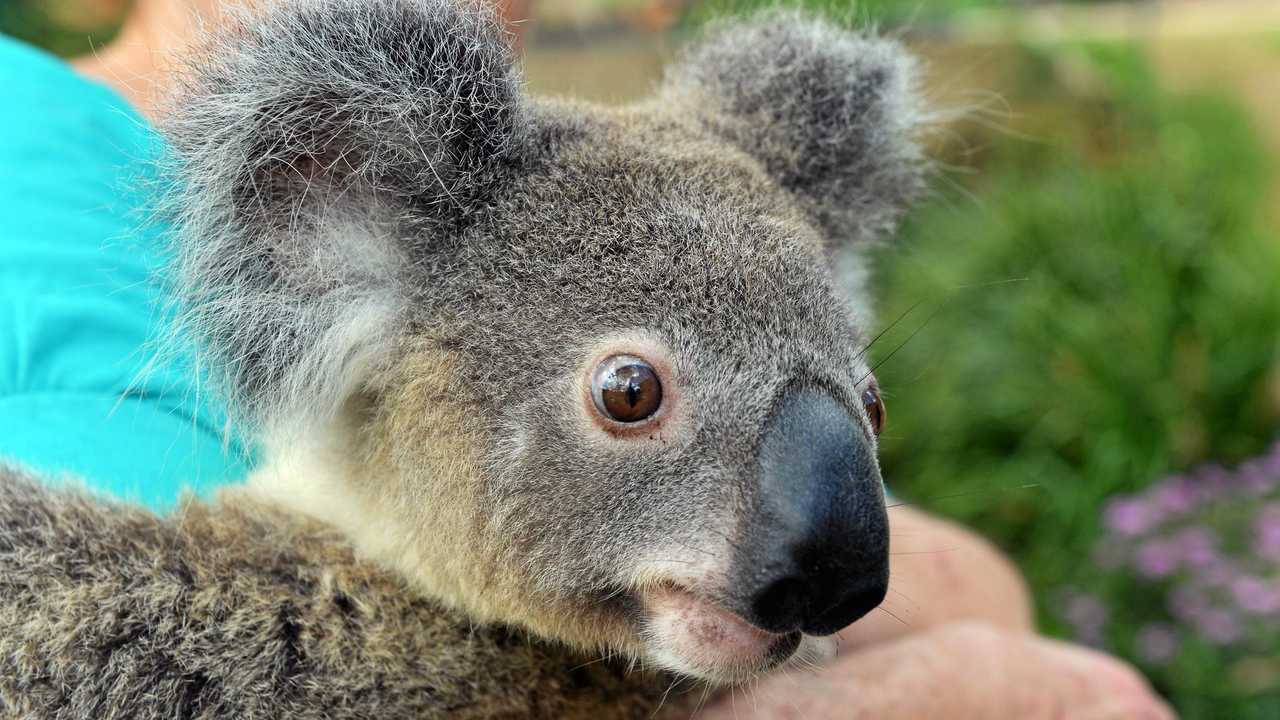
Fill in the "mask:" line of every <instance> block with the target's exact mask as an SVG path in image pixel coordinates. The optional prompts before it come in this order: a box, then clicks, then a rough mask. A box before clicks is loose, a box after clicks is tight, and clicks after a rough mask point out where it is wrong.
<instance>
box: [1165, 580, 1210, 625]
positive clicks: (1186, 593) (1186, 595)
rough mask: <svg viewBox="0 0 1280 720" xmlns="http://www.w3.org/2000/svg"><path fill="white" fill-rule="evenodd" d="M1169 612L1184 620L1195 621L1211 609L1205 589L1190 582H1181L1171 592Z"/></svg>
mask: <svg viewBox="0 0 1280 720" xmlns="http://www.w3.org/2000/svg"><path fill="white" fill-rule="evenodd" d="M1168 605H1169V614H1170V615H1173V616H1174V617H1175V618H1177V619H1179V620H1182V621H1183V622H1194V621H1195V619H1196V618H1198V617H1200V615H1201V614H1203V613H1204V612H1205V611H1206V610H1208V609H1209V598H1208V597H1207V596H1206V595H1205V592H1204V589H1202V588H1200V587H1198V586H1195V585H1192V584H1190V583H1185V582H1184V583H1179V584H1178V585H1177V586H1176V587H1174V588H1173V590H1172V591H1171V592H1170V593H1169V600H1168Z"/></svg>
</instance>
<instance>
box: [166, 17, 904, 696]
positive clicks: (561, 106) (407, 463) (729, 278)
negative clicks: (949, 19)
mask: <svg viewBox="0 0 1280 720" xmlns="http://www.w3.org/2000/svg"><path fill="white" fill-rule="evenodd" d="M259 5H261V4H259ZM185 78H186V83H185V88H184V90H183V91H182V93H181V94H180V96H179V98H178V101H177V102H176V103H175V104H174V105H173V108H174V109H173V112H172V116H171V119H170V121H169V123H168V126H167V128H166V130H167V135H168V137H169V139H170V141H171V145H172V157H171V168H172V170H173V172H174V173H175V174H176V183H175V188H176V189H175V190H174V193H173V196H172V197H171V203H172V208H173V211H174V212H175V214H176V216H177V218H178V221H179V227H180V232H179V234H178V237H179V240H178V244H177V247H176V255H175V257H176V260H175V263H176V270H175V272H176V278H177V279H176V290H177V296H178V300H179V301H180V303H181V305H182V308H183V318H184V320H185V324H186V327H187V328H188V329H189V330H190V331H191V332H193V333H194V334H195V336H196V338H197V339H198V341H199V343H200V347H201V348H202V351H203V358H204V364H205V365H206V366H207V367H209V368H211V370H212V372H213V374H214V379H215V380H216V381H217V383H218V386H219V388H220V389H221V390H222V391H223V392H224V393H225V395H226V396H227V398H228V400H229V402H230V403H231V406H232V408H233V410H234V411H235V412H236V415H237V417H239V418H240V419H241V420H242V421H244V423H245V424H246V426H248V427H252V428H255V429H256V430H257V431H258V432H260V433H261V435H262V439H263V443H264V447H265V451H264V452H265V457H266V461H265V464H264V466H263V468H262V469H261V470H259V471H258V472H257V474H256V476H255V477H254V478H253V479H252V480H251V483H252V484H253V485H254V486H255V487H259V488H262V489H264V491H265V492H267V493H268V494H270V495H272V496H273V497H274V498H276V499H277V500H280V501H281V502H286V503H290V504H292V505H294V506H296V507H297V508H299V509H301V510H303V511H306V512H310V513H313V514H315V515H319V516H321V517H323V518H324V519H327V520H329V521H332V522H333V523H335V524H337V525H338V526H340V527H342V528H344V529H345V530H347V531H348V532H349V533H350V534H351V536H352V538H353V541H354V542H355V543H356V544H357V546H358V547H359V548H360V549H361V550H362V551H363V552H365V553H366V554H368V555H369V556H371V557H374V558H376V559H377V560H379V561H381V562H385V563H387V564H389V565H391V566H393V567H395V568H396V569H398V570H399V571H400V572H402V573H403V574H404V576H405V577H406V578H407V579H408V580H409V581H410V582H412V583H414V584H415V585H416V586H417V587H418V588H419V589H420V590H421V591H422V592H424V593H426V594H428V595H430V596H432V597H434V598H437V599H438V600H440V601H441V602H443V603H446V604H447V605H449V606H451V607H454V608H457V609H459V610H461V611H463V612H465V613H466V614H467V615H468V616H470V617H471V618H473V619H474V620H475V621H477V622H497V623H507V624H510V625H513V626H518V627H522V628H526V629H528V630H530V631H532V632H534V633H536V634H538V635H541V636H543V637H547V638H550V639H553V640H559V641H563V642H565V643H569V644H571V645H574V646H577V647H580V648H582V649H584V650H586V651H592V652H621V653H625V654H629V655H631V656H632V657H634V658H637V659H639V660H641V661H643V662H646V663H648V664H652V665H656V666H658V667H662V668H665V669H668V670H671V671H675V672H679V673H684V674H687V675H691V676H694V677H698V678H702V679H706V680H709V681H714V682H733V681H740V680H743V679H745V678H748V677H750V676H751V675H753V674H755V673H758V672H760V671H763V670H767V669H769V668H771V667H773V666H775V665H777V664H779V663H782V662H783V661H785V660H787V659H788V658H789V657H791V656H793V655H794V654H796V653H797V651H798V650H800V649H801V648H807V649H808V650H812V651H816V649H819V648H821V647H822V646H823V642H822V641H820V640H817V639H816V638H820V637H822V636H827V635H830V634H832V633H834V632H835V631H837V630H839V629H841V628H843V627H844V626H846V625H848V624H849V623H850V622H852V621H854V620H856V619H857V618H859V617H860V616H862V615H864V614H865V613H867V612H869V611H870V610H872V609H873V608H875V607H876V606H877V605H878V604H879V603H880V602H881V601H882V599H883V598H884V595H885V592H886V588H887V583H888V526H887V520H886V514H885V503H884V494H883V487H882V482H881V477H880V471H879V467H878V464H877V460H876V445H877V434H878V432H879V429H880V423H881V422H882V420H883V412H884V410H883V406H882V404H881V402H880V398H879V389H878V388H877V385H876V380H875V378H874V377H873V376H872V374H871V371H870V368H869V365H868V359H867V357H866V354H865V351H866V347H867V342H868V341H867V328H865V327H863V326H862V325H861V324H860V323H861V320H860V318H862V317H864V316H865V312H863V311H864V309H865V308H864V307H863V306H864V303H865V301H864V300H863V299H862V298H860V297H858V296H857V293H854V292H852V291H851V290H850V289H849V288H845V287H843V286H842V284H841V283H840V282H838V274H837V272H836V271H835V268H836V267H837V264H838V263H840V262H846V261H847V259H848V258H849V257H850V256H851V254H852V256H853V257H855V258H856V253H857V251H858V249H859V248H861V247H864V246H865V245H866V244H867V243H869V242H871V241H873V240H875V239H876V238H879V237H882V236H884V235H886V234H887V233H889V232H890V231H891V230H892V228H893V226H894V224H895V221H896V220H897V218H898V217H899V214H900V213H901V211H902V210H903V209H904V206H905V205H906V204H907V203H908V202H909V201H910V199H911V198H912V197H913V196H914V195H915V194H916V192H917V191H918V189H919V187H920V178H921V175H922V172H921V169H922V162H921V160H920V156H919V153H918V152H917V149H916V147H915V145H914V144H913V142H912V136H913V134H914V132H915V130H916V128H917V126H918V124H919V121H920V117H921V116H920V111H919V108H918V107H917V104H916V99H915V94H914V91H913V66H912V63H911V61H910V60H909V58H908V57H907V56H906V55H905V54H904V53H903V52H902V51H901V50H900V49H899V48H898V47H897V46H895V45H894V44H892V43H889V42H886V41H883V40H879V39H874V38H871V37H867V36H863V35H859V34H855V33H851V32H846V31H843V30H840V29H837V28H834V27H832V26H830V25H827V24H825V23H824V22H822V21H819V20H816V19H812V18H808V17H805V16H802V15H798V14H794V13H787V12H771V13H767V14H764V15H761V16H757V17H755V18H753V19H750V20H747V21H744V22H740V23H738V24H729V25H724V26H720V27H716V28H715V29H713V30H712V31H710V32H709V33H707V35H706V37H704V38H703V39H702V41H701V42H700V43H697V44H695V45H694V46H693V47H692V49H691V50H689V51H688V52H687V53H686V54H685V55H684V56H683V58H682V59H681V60H680V61H679V62H677V63H676V64H674V65H673V66H672V67H671V68H670V70H669V72H668V73H667V75H666V78H665V79H664V81H663V82H662V83H661V85H660V86H659V87H658V88H657V89H656V91H655V93H654V95H653V96H652V97H651V98H650V99H648V100H646V101H644V102H641V103H638V104H635V105H632V106H629V107H621V108H605V107H597V106H593V105H589V104H583V103H576V102H569V101H561V100H555V101H553V100H546V99H535V98H532V97H528V96H526V95H525V94H524V93H523V92H522V89H521V84H520V80H519V76H518V72H517V66H516V64H515V61H514V58H513V54H512V51H511V49H510V48H509V45H508V43H507V42H506V39H505V38H504V36H503V34H502V31H501V30H500V29H499V25H498V24H497V23H496V22H495V21H494V19H493V18H492V17H490V15H489V14H488V13H487V11H486V10H484V9H483V8H482V7H481V6H480V5H478V4H471V3H468V2H466V1H465V0H347V1H344V0H294V1H293V2H288V3H274V4H268V5H267V6H266V7H261V6H260V7H257V8H255V9H254V10H252V11H247V12H245V13H242V14H240V15H239V16H237V19H233V21H232V22H230V23H229V26H228V27H227V28H225V29H224V30H223V31H221V33H220V34H219V35H218V36H217V37H216V38H214V39H212V40H211V43H210V46H209V48H208V50H207V52H205V53H204V54H203V55H202V56H201V59H200V60H199V61H198V62H196V63H195V64H194V65H193V66H192V68H191V71H190V72H189V73H188V74H187V75H186V76H185ZM842 259H843V260H842ZM855 265H856V260H855Z"/></svg>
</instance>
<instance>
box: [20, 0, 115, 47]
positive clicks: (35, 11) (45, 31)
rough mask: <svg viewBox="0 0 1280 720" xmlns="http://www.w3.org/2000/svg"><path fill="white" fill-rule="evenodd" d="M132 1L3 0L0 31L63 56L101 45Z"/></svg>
mask: <svg viewBox="0 0 1280 720" xmlns="http://www.w3.org/2000/svg"><path fill="white" fill-rule="evenodd" d="M129 5H130V2H129V0H0V33H3V34H5V35H10V36H13V37H16V38H18V39H20V40H24V41H26V42H29V43H31V44H33V45H38V46H40V47H43V48H45V49H47V50H50V51H51V52H54V53H56V54H58V55H62V56H64V57H70V56H74V55H81V54H84V53H88V52H91V51H92V50H93V49H94V48H99V47H102V45H103V44H104V43H106V42H107V41H108V40H110V39H111V37H112V35H114V34H115V31H116V27H117V25H118V24H119V22H120V19H121V18H122V17H123V16H124V13H125V11H126V9H127V7H128V6H129Z"/></svg>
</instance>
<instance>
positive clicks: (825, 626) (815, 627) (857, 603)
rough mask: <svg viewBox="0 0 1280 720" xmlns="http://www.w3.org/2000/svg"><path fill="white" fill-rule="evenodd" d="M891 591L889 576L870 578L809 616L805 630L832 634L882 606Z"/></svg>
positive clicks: (816, 633) (818, 633)
mask: <svg viewBox="0 0 1280 720" xmlns="http://www.w3.org/2000/svg"><path fill="white" fill-rule="evenodd" d="M888 592H889V582H888V578H887V577H886V578H884V579H883V580H881V579H879V578H873V579H869V580H867V581H865V582H860V583H857V584H856V585H854V586H853V587H852V588H850V589H849V590H848V591H847V592H846V593H845V595H844V596H843V597H841V598H840V600H839V601H838V602H836V603H835V604H834V605H832V606H830V607H829V608H827V609H826V610H823V611H822V612H820V613H816V617H813V618H809V619H808V621H807V622H806V623H805V625H804V631H805V632H806V633H808V634H810V635H830V634H832V633H834V632H837V631H839V630H842V629H844V628H845V627H848V626H849V625H851V624H852V623H853V622H854V621H855V620H858V619H859V618H861V617H862V616H864V615H866V614H867V613H869V612H871V611H872V610H875V609H876V608H877V607H880V603H882V602H884V598H885V595H887V594H888Z"/></svg>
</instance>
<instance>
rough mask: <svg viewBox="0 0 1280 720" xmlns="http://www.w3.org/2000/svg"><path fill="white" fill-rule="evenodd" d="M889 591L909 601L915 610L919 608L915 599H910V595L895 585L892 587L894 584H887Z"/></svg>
mask: <svg viewBox="0 0 1280 720" xmlns="http://www.w3.org/2000/svg"><path fill="white" fill-rule="evenodd" d="M889 592H891V593H894V594H895V595H897V596H898V597H901V598H902V599H903V600H906V601H907V602H909V603H911V604H912V605H915V609H917V610H919V609H920V603H918V602H916V601H915V600H912V599H911V596H910V595H908V594H906V593H904V592H902V591H901V590H899V589H898V588H896V587H894V586H892V585H890V586H889Z"/></svg>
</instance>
